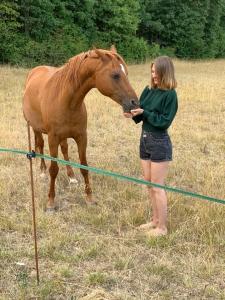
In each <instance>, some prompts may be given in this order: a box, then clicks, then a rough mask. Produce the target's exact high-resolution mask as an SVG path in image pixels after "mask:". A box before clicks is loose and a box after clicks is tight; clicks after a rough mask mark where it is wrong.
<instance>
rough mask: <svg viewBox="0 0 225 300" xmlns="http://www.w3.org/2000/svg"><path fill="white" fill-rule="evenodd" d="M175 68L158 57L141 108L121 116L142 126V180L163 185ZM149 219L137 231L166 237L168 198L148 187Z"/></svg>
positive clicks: (174, 97) (169, 148)
mask: <svg viewBox="0 0 225 300" xmlns="http://www.w3.org/2000/svg"><path fill="white" fill-rule="evenodd" d="M175 88H176V79H175V75H174V65H173V63H172V61H171V59H170V58H169V57H167V56H160V57H158V58H157V59H156V60H155V61H154V62H153V63H152V65H151V87H149V86H146V87H145V89H144V90H143V92H142V94H141V97H140V108H137V109H134V110H131V112H130V113H124V115H125V117H127V118H132V119H133V120H134V121H135V123H139V122H141V121H142V122H143V123H142V133H141V138H140V159H141V166H142V170H143V176H144V179H145V180H147V181H151V182H152V183H156V184H161V185H164V181H165V178H166V175H167V171H168V166H169V161H171V160H172V144H171V140H170V137H169V135H168V132H167V130H168V128H169V127H170V125H171V123H172V121H173V119H174V117H175V115H176V112H177V108H178V104H177V94H176V91H175ZM148 192H149V198H150V201H151V205H152V218H151V220H149V222H148V223H146V224H142V225H141V226H140V227H139V228H140V229H141V230H147V231H148V234H149V235H151V236H161V235H166V234H167V196H166V192H165V190H164V189H161V188H157V187H154V186H153V187H150V188H148Z"/></svg>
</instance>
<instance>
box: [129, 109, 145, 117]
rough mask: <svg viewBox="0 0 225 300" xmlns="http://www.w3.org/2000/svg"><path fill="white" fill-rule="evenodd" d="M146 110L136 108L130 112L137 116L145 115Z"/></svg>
mask: <svg viewBox="0 0 225 300" xmlns="http://www.w3.org/2000/svg"><path fill="white" fill-rule="evenodd" d="M143 111H144V109H142V108H136V109H132V110H131V111H130V112H131V113H132V116H137V115H141V114H143Z"/></svg>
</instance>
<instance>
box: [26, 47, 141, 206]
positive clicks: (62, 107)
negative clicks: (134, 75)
mask: <svg viewBox="0 0 225 300" xmlns="http://www.w3.org/2000/svg"><path fill="white" fill-rule="evenodd" d="M127 75H128V73H127V67H126V64H125V62H124V60H123V59H122V57H121V56H120V55H119V54H118V53H117V52H116V49H115V47H111V49H110V50H109V51H108V50H103V49H94V50H90V51H88V52H85V53H81V54H78V55H76V56H74V57H72V58H71V59H70V60H69V61H68V62H67V63H66V64H65V65H63V66H62V67H60V68H55V67H50V66H38V67H36V68H34V69H32V70H31V71H30V73H29V74H28V77H27V81H26V84H25V92H24V99H23V113H24V117H25V119H26V121H27V122H29V124H30V125H31V127H32V128H33V131H34V135H35V151H37V152H40V153H41V154H43V148H44V140H43V136H42V134H43V133H45V134H47V135H48V144H49V152H50V155H51V156H52V157H58V147H59V145H60V146H61V151H62V153H63V156H64V159H65V160H67V161H68V160H69V156H68V144H67V138H73V139H74V140H75V141H76V143H77V147H78V153H79V159H80V163H81V164H82V165H87V160H86V147H87V111H86V107H85V104H84V98H85V95H86V94H87V93H88V92H89V91H90V90H91V89H92V88H97V89H98V90H99V91H100V92H101V93H102V94H103V95H105V96H108V97H110V98H111V99H113V100H114V101H116V102H117V103H118V104H120V105H121V106H122V108H123V111H124V112H128V111H130V110H131V109H133V108H135V107H137V106H138V99H137V96H136V94H135V92H134V90H133V88H132V87H131V86H130V83H129V81H128V78H127ZM58 170H59V168H58V165H57V163H56V162H54V161H51V165H50V168H49V173H50V189H49V193H48V202H47V210H54V209H55V203H54V199H55V180H56V177H57V174H58ZM41 171H42V172H45V171H46V165H45V161H44V159H41ZM81 173H82V175H83V177H84V181H85V192H86V199H87V203H90V204H91V203H94V201H93V199H92V190H91V187H90V183H89V177H88V171H87V170H84V169H81ZM67 175H68V176H69V177H70V179H71V180H75V181H76V179H75V175H74V172H73V170H72V168H71V167H70V166H67Z"/></svg>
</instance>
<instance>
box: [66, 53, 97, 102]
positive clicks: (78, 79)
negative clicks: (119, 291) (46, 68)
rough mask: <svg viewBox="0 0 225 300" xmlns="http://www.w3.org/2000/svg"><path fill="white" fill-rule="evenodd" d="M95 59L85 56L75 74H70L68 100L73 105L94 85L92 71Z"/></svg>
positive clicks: (81, 99)
mask: <svg viewBox="0 0 225 300" xmlns="http://www.w3.org/2000/svg"><path fill="white" fill-rule="evenodd" d="M97 63H98V61H97V59H90V58H86V59H85V61H83V62H82V64H81V66H80V68H78V70H77V72H76V74H70V76H72V79H71V78H70V87H69V94H68V96H69V102H70V104H71V105H72V106H73V107H75V106H78V105H80V104H81V103H82V102H83V100H84V98H85V96H86V94H87V93H88V92H89V91H90V90H91V89H92V88H94V87H95V81H94V73H95V69H96V66H97Z"/></svg>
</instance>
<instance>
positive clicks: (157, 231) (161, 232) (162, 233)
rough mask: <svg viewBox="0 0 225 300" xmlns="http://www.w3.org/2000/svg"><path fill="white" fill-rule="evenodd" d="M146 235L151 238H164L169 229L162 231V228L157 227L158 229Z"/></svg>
mask: <svg viewBox="0 0 225 300" xmlns="http://www.w3.org/2000/svg"><path fill="white" fill-rule="evenodd" d="M146 234H147V235H148V236H150V237H158V236H164V235H167V228H165V229H161V228H158V227H156V228H154V229H152V230H149V231H148V232H146Z"/></svg>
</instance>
